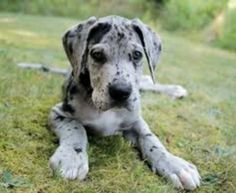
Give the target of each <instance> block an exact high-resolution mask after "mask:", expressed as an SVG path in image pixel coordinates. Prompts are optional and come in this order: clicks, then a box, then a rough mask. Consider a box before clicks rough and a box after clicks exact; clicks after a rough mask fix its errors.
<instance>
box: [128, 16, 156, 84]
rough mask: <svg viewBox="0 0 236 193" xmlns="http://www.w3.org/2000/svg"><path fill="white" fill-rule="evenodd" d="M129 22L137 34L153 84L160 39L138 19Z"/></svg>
mask: <svg viewBox="0 0 236 193" xmlns="http://www.w3.org/2000/svg"><path fill="white" fill-rule="evenodd" d="M131 22H132V25H133V28H134V30H135V32H136V33H137V34H138V36H139V38H140V40H141V43H142V46H143V49H144V52H145V55H146V58H147V62H148V67H149V70H150V73H151V77H152V80H153V83H155V74H154V70H155V68H156V64H157V62H158V59H159V56H160V53H161V39H160V37H159V36H158V35H157V34H156V33H155V32H153V31H152V30H151V29H150V28H149V27H148V26H147V25H145V24H144V23H143V22H142V21H140V20H139V19H134V20H132V21H131Z"/></svg>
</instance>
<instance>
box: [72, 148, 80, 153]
mask: <svg viewBox="0 0 236 193" xmlns="http://www.w3.org/2000/svg"><path fill="white" fill-rule="evenodd" d="M74 150H75V152H76V153H81V152H82V149H81V148H78V147H75V148H74Z"/></svg>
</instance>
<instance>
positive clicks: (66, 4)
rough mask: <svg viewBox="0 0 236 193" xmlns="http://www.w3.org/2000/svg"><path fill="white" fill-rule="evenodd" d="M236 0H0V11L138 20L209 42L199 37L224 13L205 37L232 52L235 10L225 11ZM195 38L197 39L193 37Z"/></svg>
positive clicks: (234, 40) (235, 22) (234, 37)
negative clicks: (108, 16) (214, 28)
mask: <svg viewBox="0 0 236 193" xmlns="http://www.w3.org/2000/svg"><path fill="white" fill-rule="evenodd" d="M229 1H236V0H217V1H216V0H103V1H101V0H34V1H32V0H0V11H10V12H17V13H24V14H35V15H53V16H62V17H72V18H77V19H81V20H82V19H86V18H88V17H90V16H92V15H93V16H98V17H99V16H105V15H121V16H124V17H128V18H134V17H139V18H141V19H142V20H144V21H145V22H150V21H152V22H153V24H154V25H156V24H158V27H160V26H161V27H162V28H164V29H165V30H168V31H172V32H177V33H178V32H180V33H181V32H184V34H188V37H189V38H190V39H195V40H198V41H199V40H202V39H203V41H205V42H209V40H208V39H209V38H208V39H207V38H205V37H201V36H202V32H204V29H205V28H207V27H209V26H211V24H212V23H213V21H214V19H215V18H216V17H217V16H218V15H219V14H221V13H224V12H225V14H224V15H225V18H224V20H225V22H224V24H223V25H222V26H220V27H221V28H222V29H217V30H219V31H223V32H222V33H221V35H220V36H218V35H216V36H214V33H215V32H214V30H213V31H212V32H211V33H212V34H209V37H214V38H215V39H214V38H212V39H211V41H212V40H213V42H216V44H214V45H218V46H221V47H223V48H227V49H231V50H236V48H235V47H236V44H235V43H234V42H236V10H235V9H234V10H233V11H230V10H227V5H228V3H229ZM195 36H197V37H195Z"/></svg>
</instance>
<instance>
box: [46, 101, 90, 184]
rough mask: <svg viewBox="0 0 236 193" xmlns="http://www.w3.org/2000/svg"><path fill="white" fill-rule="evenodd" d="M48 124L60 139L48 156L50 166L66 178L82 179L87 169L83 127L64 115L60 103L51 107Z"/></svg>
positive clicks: (85, 140)
mask: <svg viewBox="0 0 236 193" xmlns="http://www.w3.org/2000/svg"><path fill="white" fill-rule="evenodd" d="M49 125H50V127H51V129H52V131H54V132H55V134H56V135H57V137H58V138H59V141H60V145H59V147H58V148H57V150H56V151H55V153H54V154H53V155H52V157H51V158H50V166H51V168H52V169H53V171H58V172H59V173H60V174H61V176H62V177H64V178H66V179H72V180H73V179H76V178H78V179H80V180H83V179H84V178H85V177H86V175H87V173H88V170H89V167H88V155H87V152H86V151H87V143H88V140H87V134H86V131H85V129H84V127H83V126H82V125H81V124H80V123H79V122H78V121H76V120H74V119H73V118H70V117H68V116H66V114H65V113H64V112H63V111H62V110H61V104H58V105H56V106H55V107H53V109H52V111H51V113H50V116H49Z"/></svg>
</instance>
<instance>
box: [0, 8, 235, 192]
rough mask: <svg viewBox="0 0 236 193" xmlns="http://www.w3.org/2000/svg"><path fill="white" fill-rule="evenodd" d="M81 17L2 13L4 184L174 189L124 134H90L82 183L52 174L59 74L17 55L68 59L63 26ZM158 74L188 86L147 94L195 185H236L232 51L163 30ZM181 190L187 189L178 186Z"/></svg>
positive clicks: (149, 115) (158, 126)
mask: <svg viewBox="0 0 236 193" xmlns="http://www.w3.org/2000/svg"><path fill="white" fill-rule="evenodd" d="M76 22H77V21H75V20H71V19H65V18H53V17H39V16H26V15H14V14H8V13H1V14H0V192H1V193H21V192H22V193H23V192H24V193H79V192H83V193H92V192H96V193H105V192H106V193H113V192H116V193H133V192H135V193H144V192H145V193H146V192H147V193H149V192H150V193H152V192H153V193H154V192H155V193H172V192H178V191H177V190H175V189H173V187H172V186H171V185H170V184H168V183H166V182H165V180H163V179H161V178H160V177H157V176H156V175H155V174H154V173H152V172H150V170H149V168H148V167H147V166H146V164H145V163H144V162H143V161H142V160H140V158H139V155H138V153H137V152H136V151H135V150H134V149H133V148H132V147H131V145H130V144H129V143H128V142H126V141H125V140H124V139H123V138H122V137H120V136H111V137H106V138H99V137H89V141H90V146H89V164H90V172H89V175H88V178H87V179H86V180H85V181H84V182H79V181H66V180H63V179H61V178H60V177H58V176H53V175H52V173H51V171H50V169H49V166H48V160H49V158H50V156H51V155H52V154H53V152H54V151H55V149H56V147H57V143H58V142H57V140H56V137H55V136H54V135H53V134H52V133H51V132H50V131H49V130H48V129H47V116H48V113H49V110H50V108H51V107H52V106H53V105H54V104H56V103H57V102H58V101H60V97H61V93H60V91H61V84H62V82H63V77H61V76H59V75H52V74H47V73H44V72H39V71H33V70H23V69H19V68H18V67H17V66H16V64H17V63H19V62H35V63H42V64H45V65H52V66H60V67H66V66H68V61H67V59H66V57H65V54H64V51H63V49H62V46H61V39H60V38H61V35H62V33H63V32H64V31H65V30H66V29H67V28H68V27H70V26H71V25H72V24H75V23H76ZM160 35H161V37H162V39H163V55H162V58H161V62H160V65H159V67H158V70H157V77H158V80H159V81H160V82H163V83H178V84H181V85H183V86H184V87H185V88H187V90H188V91H189V96H188V97H187V98H185V99H183V100H172V99H170V98H168V97H166V96H162V95H155V94H152V93H144V94H142V107H143V109H142V110H143V115H144V117H145V119H146V120H147V122H148V123H149V125H150V127H151V128H152V130H153V131H154V132H155V133H156V134H158V135H159V136H160V138H161V140H162V142H163V143H164V144H165V145H166V146H167V148H168V149H169V150H170V151H171V152H173V153H175V154H177V155H179V156H181V157H183V158H185V159H186V160H189V161H191V162H193V163H194V164H196V165H197V166H198V168H199V171H200V173H201V176H202V179H203V182H202V186H201V188H199V189H198V190H196V191H195V192H197V193H203V192H209V193H212V192H217V193H218V192H222V193H223V192H224V193H234V192H236V164H235V163H236V144H235V143H236V54H235V53H230V52H227V51H224V50H220V49H216V48H212V47H207V46H204V45H201V44H197V43H194V42H190V41H188V40H186V39H185V38H184V37H177V36H175V35H173V34H169V33H167V32H165V31H161V32H160ZM179 192H181V191H179Z"/></svg>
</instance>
